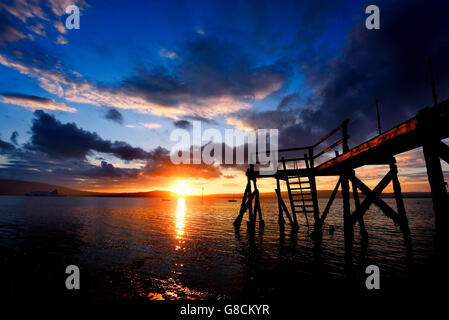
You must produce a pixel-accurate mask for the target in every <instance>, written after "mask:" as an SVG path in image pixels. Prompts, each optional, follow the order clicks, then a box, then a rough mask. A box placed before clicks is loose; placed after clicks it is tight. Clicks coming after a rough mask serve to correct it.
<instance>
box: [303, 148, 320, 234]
mask: <svg viewBox="0 0 449 320" xmlns="http://www.w3.org/2000/svg"><path fill="white" fill-rule="evenodd" d="M304 158H306V160H305V161H306V168H307V171H308V172H309V184H310V193H311V194H312V205H313V220H314V224H313V231H314V232H315V234H320V233H321V226H322V225H321V219H320V208H319V206H318V193H317V190H316V179H315V161H314V156H313V148H309V155H307V154H305V155H304ZM306 215H307V213H306ZM307 225H308V221H307Z"/></svg>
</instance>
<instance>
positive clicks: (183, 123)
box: [173, 120, 192, 129]
mask: <svg viewBox="0 0 449 320" xmlns="http://www.w3.org/2000/svg"><path fill="white" fill-rule="evenodd" d="M173 125H174V126H175V127H176V128H180V129H190V128H191V127H192V124H191V123H190V121H187V120H177V121H174V122H173Z"/></svg>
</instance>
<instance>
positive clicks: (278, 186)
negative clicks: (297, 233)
mask: <svg viewBox="0 0 449 320" xmlns="http://www.w3.org/2000/svg"><path fill="white" fill-rule="evenodd" d="M275 191H276V195H277V198H278V209H279V217H278V223H279V227H280V228H281V229H283V228H284V225H285V219H284V215H283V214H282V204H281V199H280V195H281V184H280V182H279V178H278V177H276V189H275Z"/></svg>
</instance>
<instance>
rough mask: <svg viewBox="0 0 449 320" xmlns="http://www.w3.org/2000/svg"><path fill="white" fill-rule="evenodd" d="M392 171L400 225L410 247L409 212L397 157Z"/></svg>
mask: <svg viewBox="0 0 449 320" xmlns="http://www.w3.org/2000/svg"><path fill="white" fill-rule="evenodd" d="M390 171H391V172H392V173H393V177H392V179H391V180H392V183H393V191H394V198H395V199H396V207H397V209H398V216H399V227H400V228H401V230H402V233H403V234H404V241H405V243H406V246H407V247H409V246H411V236H410V229H409V227H408V220H407V214H406V212H405V207H404V200H403V198H402V190H401V184H400V182H399V178H398V166H397V165H396V159H395V158H394V157H393V158H392V159H391V161H390Z"/></svg>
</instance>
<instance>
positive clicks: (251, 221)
mask: <svg viewBox="0 0 449 320" xmlns="http://www.w3.org/2000/svg"><path fill="white" fill-rule="evenodd" d="M253 172H254V165H253V164H250V165H249V175H248V186H249V187H248V188H249V190H248V192H249V195H250V196H249V197H248V201H249V203H248V215H249V221H248V223H247V225H248V226H249V227H251V228H252V227H254V223H255V221H254V220H255V219H254V215H253V194H252V189H251V180H252V179H253Z"/></svg>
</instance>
